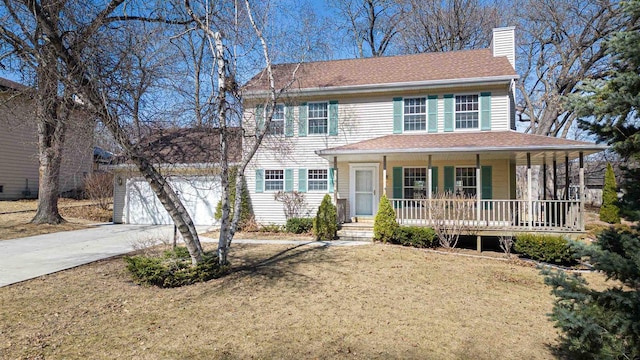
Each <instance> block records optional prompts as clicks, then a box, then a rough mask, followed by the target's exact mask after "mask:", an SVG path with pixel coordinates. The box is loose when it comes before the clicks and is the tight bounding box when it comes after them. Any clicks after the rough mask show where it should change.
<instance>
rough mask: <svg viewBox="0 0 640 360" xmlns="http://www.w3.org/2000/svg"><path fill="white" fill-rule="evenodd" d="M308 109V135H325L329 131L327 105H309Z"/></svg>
mask: <svg viewBox="0 0 640 360" xmlns="http://www.w3.org/2000/svg"><path fill="white" fill-rule="evenodd" d="M308 107H309V110H308V122H309V134H326V133H327V131H328V129H329V110H328V106H327V103H310V104H309V105H308Z"/></svg>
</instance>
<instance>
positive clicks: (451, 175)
mask: <svg viewBox="0 0 640 360" xmlns="http://www.w3.org/2000/svg"><path fill="white" fill-rule="evenodd" d="M444 191H445V192H447V193H453V192H454V191H455V168H454V167H453V166H445V167H444Z"/></svg>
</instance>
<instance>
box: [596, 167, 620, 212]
mask: <svg viewBox="0 0 640 360" xmlns="http://www.w3.org/2000/svg"><path fill="white" fill-rule="evenodd" d="M617 202H618V192H617V187H616V176H615V174H614V173H613V167H611V164H607V171H606V172H605V174H604V187H603V188H602V206H601V207H600V220H602V221H604V222H608V223H609V224H619V223H620V209H619V208H618V205H617Z"/></svg>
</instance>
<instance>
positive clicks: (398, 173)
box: [393, 166, 403, 199]
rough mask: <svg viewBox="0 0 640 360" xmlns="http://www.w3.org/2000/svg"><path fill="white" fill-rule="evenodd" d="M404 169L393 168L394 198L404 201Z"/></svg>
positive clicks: (399, 167)
mask: <svg viewBox="0 0 640 360" xmlns="http://www.w3.org/2000/svg"><path fill="white" fill-rule="evenodd" d="M402 197H403V195H402V167H401V166H398V167H394V168H393V198H394V199H402Z"/></svg>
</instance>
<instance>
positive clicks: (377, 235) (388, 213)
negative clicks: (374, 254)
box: [373, 195, 400, 243]
mask: <svg viewBox="0 0 640 360" xmlns="http://www.w3.org/2000/svg"><path fill="white" fill-rule="evenodd" d="M399 227H400V225H398V222H397V221H396V212H395V211H394V210H393V206H392V205H391V201H389V199H387V196H386V195H382V197H381V198H380V203H379V204H378V212H377V213H376V218H375V220H374V223H373V240H374V241H382V242H383V243H386V242H392V241H393V239H394V237H395V236H396V231H397V230H398V228H399Z"/></svg>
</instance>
